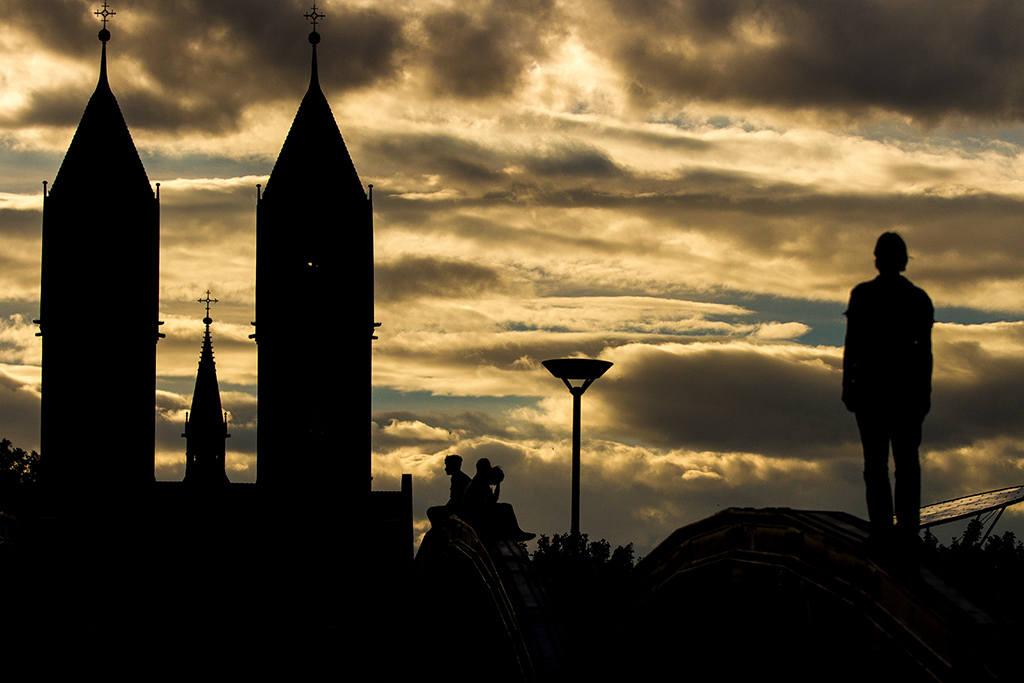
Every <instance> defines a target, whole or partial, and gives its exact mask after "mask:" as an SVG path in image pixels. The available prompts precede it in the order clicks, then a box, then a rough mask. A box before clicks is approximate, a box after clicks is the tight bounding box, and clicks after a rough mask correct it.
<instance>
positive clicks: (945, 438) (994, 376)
mask: <svg viewBox="0 0 1024 683" xmlns="http://www.w3.org/2000/svg"><path fill="white" fill-rule="evenodd" d="M1013 330H1014V336H1015V337H1016V338H1017V348H1018V349H1021V348H1024V324H1022V323H1016V324H1015V325H1014V326H1013ZM934 353H935V354H936V356H937V357H940V356H941V358H942V362H943V363H945V364H946V365H948V366H951V367H954V368H957V369H958V370H959V372H957V373H956V374H954V375H951V376H947V377H942V378H940V379H939V380H938V381H936V382H935V383H934V386H933V390H932V412H931V414H930V415H929V417H928V419H927V422H926V425H927V427H926V431H927V437H928V440H929V445H931V446H934V447H935V448H958V447H963V446H968V445H970V444H971V443H972V442H975V441H978V440H980V439H991V438H996V437H1000V436H1009V437H1014V438H1024V357H1020V356H1016V357H1013V356H1007V355H1006V354H1005V353H1004V354H996V353H993V352H992V351H991V350H989V349H986V348H985V347H984V346H983V345H982V344H980V343H978V342H976V341H964V340H957V341H951V342H943V341H940V342H939V343H937V344H936V345H935V348H934Z"/></svg>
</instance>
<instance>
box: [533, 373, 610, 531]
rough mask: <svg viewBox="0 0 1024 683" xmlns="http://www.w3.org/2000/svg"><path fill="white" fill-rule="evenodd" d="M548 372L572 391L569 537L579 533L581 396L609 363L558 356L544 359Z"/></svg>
mask: <svg viewBox="0 0 1024 683" xmlns="http://www.w3.org/2000/svg"><path fill="white" fill-rule="evenodd" d="M543 363H544V367H546V368H547V369H548V371H549V372H550V373H551V374H552V375H554V376H555V377H557V378H558V379H560V380H562V381H563V382H565V386H567V387H569V393H571V394H572V526H571V528H570V530H569V531H570V533H571V535H572V538H573V539H574V540H575V539H578V538H579V536H580V399H581V398H582V396H583V392H584V391H586V390H587V387H589V386H590V385H591V384H593V383H594V380H596V379H597V378H598V377H600V376H601V375H603V374H604V373H605V372H606V371H607V370H608V368H610V367H611V366H612V364H611V363H610V362H608V361H606V360H593V359H591V358H558V359H556V360H546V361H543Z"/></svg>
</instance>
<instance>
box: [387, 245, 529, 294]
mask: <svg viewBox="0 0 1024 683" xmlns="http://www.w3.org/2000/svg"><path fill="white" fill-rule="evenodd" d="M374 281H375V282H376V285H375V294H376V300H377V301H379V302H381V303H388V302H393V301H398V300H404V299H415V298H418V297H422V296H429V297H445V298H449V299H460V298H470V297H477V296H480V295H481V294H484V293H486V292H499V293H507V292H508V290H509V286H508V285H507V284H506V283H505V282H504V281H503V278H502V276H501V273H500V272H499V271H497V270H495V269H493V268H488V267H486V266H481V265H478V264H476V263H470V262H468V261H457V260H454V259H451V260H447V259H446V260H440V259H434V258H428V257H418V256H405V257H402V258H401V259H399V260H398V261H392V262H385V263H377V264H375V265H374Z"/></svg>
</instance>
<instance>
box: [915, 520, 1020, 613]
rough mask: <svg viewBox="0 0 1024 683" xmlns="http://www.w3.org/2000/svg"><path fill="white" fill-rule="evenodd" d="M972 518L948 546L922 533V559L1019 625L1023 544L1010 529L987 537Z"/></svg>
mask: <svg viewBox="0 0 1024 683" xmlns="http://www.w3.org/2000/svg"><path fill="white" fill-rule="evenodd" d="M983 532H984V525H983V524H982V523H981V521H980V520H977V519H973V520H971V521H970V523H968V525H967V529H966V530H965V531H964V534H963V535H962V536H961V537H959V538H954V539H952V540H951V542H950V545H949V546H944V545H942V544H940V543H939V541H938V539H937V538H936V537H935V536H934V535H932V533H931V532H930V531H925V534H924V554H923V557H922V560H923V561H924V562H925V563H926V564H927V565H928V566H929V567H931V568H933V569H934V570H935V571H936V572H937V573H939V574H941V575H943V576H944V578H946V579H947V580H948V581H949V582H950V583H951V584H953V585H954V586H956V587H957V588H958V589H959V590H961V591H962V592H963V593H964V594H965V595H967V596H968V597H970V598H972V599H973V600H975V601H976V602H978V603H979V604H980V605H981V606H982V607H984V608H985V609H986V610H987V611H989V612H991V613H993V614H994V615H998V616H1001V617H1003V618H1005V619H1007V620H1008V621H1011V622H1015V623H1017V624H1021V622H1022V618H1021V615H1022V614H1024V583H1022V582H1021V580H1020V579H1021V577H1022V576H1024V543H1022V542H1021V541H1019V540H1017V537H1016V536H1015V535H1014V533H1013V532H1012V531H1007V532H1005V533H1003V535H1002V536H989V537H988V538H987V539H985V541H984V543H982V534H983Z"/></svg>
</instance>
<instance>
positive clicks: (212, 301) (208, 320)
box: [199, 290, 217, 325]
mask: <svg viewBox="0 0 1024 683" xmlns="http://www.w3.org/2000/svg"><path fill="white" fill-rule="evenodd" d="M199 303H201V304H206V317H205V318H203V322H204V323H206V324H207V325H209V324H210V323H212V322H213V319H212V318H210V304H215V303H217V299H211V298H210V290H206V298H205V299H199Z"/></svg>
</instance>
